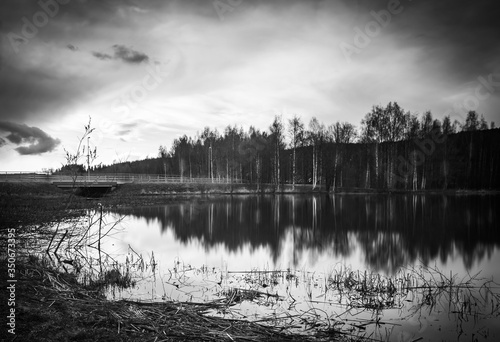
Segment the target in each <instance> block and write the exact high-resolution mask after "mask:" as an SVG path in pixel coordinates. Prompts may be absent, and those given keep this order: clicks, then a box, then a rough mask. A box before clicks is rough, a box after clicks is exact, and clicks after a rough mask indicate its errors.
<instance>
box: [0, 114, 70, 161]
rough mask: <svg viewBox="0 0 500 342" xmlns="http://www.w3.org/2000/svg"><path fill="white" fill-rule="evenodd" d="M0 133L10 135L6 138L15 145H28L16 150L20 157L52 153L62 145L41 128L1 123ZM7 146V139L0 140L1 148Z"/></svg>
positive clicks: (6, 122)
mask: <svg viewBox="0 0 500 342" xmlns="http://www.w3.org/2000/svg"><path fill="white" fill-rule="evenodd" d="M0 131H3V132H6V133H8V135H7V136H6V137H5V138H6V139H7V140H8V141H10V142H11V143H13V144H15V145H21V144H27V146H19V147H17V148H15V150H16V151H17V152H18V153H19V154H20V155H30V154H42V153H45V152H51V151H52V150H54V149H55V148H56V147H57V145H59V144H60V143H61V141H60V140H59V139H54V138H52V137H51V136H49V135H48V134H47V133H45V132H44V131H42V130H41V129H40V128H38V127H29V126H27V125H25V124H17V123H14V122H8V121H0ZM5 144H6V141H5V139H3V138H0V146H4V145H5Z"/></svg>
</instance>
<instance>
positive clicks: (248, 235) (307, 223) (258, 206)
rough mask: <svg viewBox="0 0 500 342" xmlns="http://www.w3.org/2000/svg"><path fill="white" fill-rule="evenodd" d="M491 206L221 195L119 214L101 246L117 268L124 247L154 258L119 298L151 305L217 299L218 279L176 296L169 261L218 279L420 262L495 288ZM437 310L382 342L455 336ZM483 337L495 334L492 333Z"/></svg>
mask: <svg viewBox="0 0 500 342" xmlns="http://www.w3.org/2000/svg"><path fill="white" fill-rule="evenodd" d="M498 204H499V198H498V197H495V196H441V195H435V196H432V195H427V196H411V195H404V196H403V195H399V196H394V195H393V196H385V195H384V196H380V195H377V196H363V195H360V196H293V195H287V196H277V197H273V196H233V197H229V196H228V197H223V196H220V197H212V198H210V199H207V198H206V199H198V200H197V201H196V203H189V202H183V203H178V204H169V205H166V206H159V207H147V208H133V209H120V210H119V213H120V214H121V215H124V216H125V219H124V221H123V222H122V223H121V227H123V228H124V229H123V231H122V232H121V233H119V234H116V235H115V236H113V238H112V239H109V240H107V242H106V245H105V247H103V248H105V249H107V250H108V251H109V253H110V254H111V255H113V256H114V257H116V258H117V259H118V260H120V259H123V257H124V255H125V254H127V253H130V250H129V246H130V247H132V248H133V249H134V251H135V252H137V253H139V254H141V255H142V256H143V257H144V258H145V259H148V258H149V257H150V256H151V255H152V253H154V257H155V260H156V262H157V263H158V270H159V273H158V274H159V275H160V276H161V277H160V278H161V279H155V281H154V282H148V283H144V284H139V285H138V288H137V289H136V290H135V291H136V292H135V293H131V292H128V293H127V294H125V293H124V294H123V295H124V296H125V297H129V296H132V297H142V298H144V299H146V298H148V299H156V300H160V299H161V297H162V296H163V295H165V294H166V295H167V298H168V299H176V300H189V299H193V297H192V296H193V295H194V298H195V299H199V300H204V299H205V300H206V299H208V298H212V297H213V296H214V294H216V292H217V291H220V289H218V287H217V286H216V285H215V284H216V282H217V280H218V279H219V278H220V273H219V274H212V275H211V276H212V278H210V276H209V275H205V276H201V278H203V281H208V283H209V284H213V286H212V288H211V290H210V291H209V293H202V292H197V285H199V284H200V281H201V280H200V281H198V280H196V279H197V276H196V275H194V274H193V272H192V271H191V273H190V272H188V273H187V274H186V275H187V276H189V277H191V278H190V279H191V280H189V281H187V282H186V283H185V284H184V285H185V286H184V292H176V291H177V288H175V286H170V285H171V283H172V282H174V283H175V281H173V280H172V279H171V278H172V277H171V274H170V275H168V274H167V271H166V270H167V269H170V270H171V269H172V268H174V267H175V266H176V262H177V261H179V262H180V263H181V265H183V267H187V266H189V265H190V266H193V267H195V268H199V267H201V266H203V265H205V266H207V267H208V269H212V268H216V269H219V270H222V272H224V271H225V270H229V271H251V270H254V269H258V270H286V269H288V268H290V269H295V270H300V271H303V272H318V273H322V274H329V272H331V270H332V269H333V268H334V267H336V266H338V265H339V264H342V265H347V266H350V267H351V268H352V269H353V270H361V271H364V270H365V269H368V270H372V271H375V272H378V273H381V274H385V275H392V274H394V273H395V272H397V270H398V269H400V268H401V267H405V266H416V265H419V264H426V265H429V266H431V267H434V266H436V267H437V268H438V269H439V270H441V271H442V272H443V273H444V274H445V275H449V274H450V272H452V274H453V275H457V278H458V279H459V280H460V279H462V277H464V276H466V275H467V273H469V274H471V275H474V274H476V273H478V272H481V273H480V277H481V278H489V279H491V278H494V279H495V280H497V281H500V270H499V267H498V264H499V261H500V252H499V246H500V236H499V235H500V233H499V232H498V229H497V226H498V213H497V211H495V210H494V208H498V207H499V206H498ZM108 220H111V219H108ZM226 276H227V274H226ZM166 277H170V279H166ZM218 277H219V278H218ZM174 278H175V277H174ZM209 278H210V279H209ZM235 281H237V280H235ZM176 284H178V283H176ZM226 285H227V286H230V284H226ZM281 290H283V289H281ZM277 291H278V289H277ZM186 293H189V295H191V297H190V296H189V295H187V294H186ZM323 309H324V310H326V311H328V310H330V311H331V308H323ZM439 312H440V313H430V314H429V313H423V314H421V315H418V316H415V317H410V318H408V320H406V321H405V322H404V325H402V326H393V329H394V334H395V335H394V336H393V337H391V339H392V338H394V337H395V336H396V335H397V336H399V337H398V339H399V338H401V337H404V338H406V337H405V336H423V337H425V338H432V336H433V335H432V334H434V332H435V331H436V329H438V330H440V331H442V332H443V334H445V335H443V336H448V335H446V333H445V332H446V331H447V330H450V331H451V332H452V333H455V332H456V324H455V322H454V321H453V320H452V318H450V317H449V316H447V317H444V316H443V313H444V310H441V311H439ZM365 314H366V313H365ZM433 315H434V316H436V317H433ZM383 320H386V321H391V320H396V321H398V322H399V320H400V318H399V313H398V312H397V310H392V311H391V310H386V311H384V312H383ZM422 322H424V323H422ZM400 323H401V322H399V323H398V324H400ZM483 323H484V322H483ZM422 324H423V325H422ZM464 324H465V323H464ZM467 324H468V325H470V322H469V323H467ZM431 327H432V328H431ZM464 327H466V329H469V328H470V329H473V327H469V328H467V327H468V326H467V325H464ZM488 329H490V330H488V331H489V332H490V333H495V334H498V329H497V328H496V327H495V328H493V327H490V328H488ZM425 331H427V332H425ZM431 332H432V333H431ZM408 334H409V335H408ZM449 336H455V335H453V334H452V335H449ZM464 336H468V337H469V338H470V335H467V334H466V335H464ZM496 336H497V337H498V335H496ZM453 338H454V337H453Z"/></svg>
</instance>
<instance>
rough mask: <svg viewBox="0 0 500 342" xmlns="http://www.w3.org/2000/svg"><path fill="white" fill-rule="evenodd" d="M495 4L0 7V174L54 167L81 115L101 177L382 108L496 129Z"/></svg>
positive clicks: (76, 132) (499, 49)
mask: <svg viewBox="0 0 500 342" xmlns="http://www.w3.org/2000/svg"><path fill="white" fill-rule="evenodd" d="M214 3H215V4H216V5H214ZM495 4H496V3H495V2H494V1H480V2H475V3H472V2H466V1H462V0H460V1H451V0H448V1H439V2H435V1H431V0H419V1H411V0H401V1H396V0H390V1H380V0H376V1H368V0H366V1H363V0H358V1H354V0H353V1H351V0H343V1H340V0H339V1H320V0H310V1H298V0H289V1H285V0H277V1H263V0H231V1H230V0H219V1H215V2H213V1H202V0H197V1H195V0H188V1H160V0H152V1H139V0H129V1H114V0H106V1H93V0H72V1H69V0H64V1H63V0H59V1H58V2H56V0H42V1H40V2H38V1H14V0H7V1H2V2H1V3H0V32H1V37H2V41H1V49H0V57H1V60H0V171H7V170H11V171H12V170H19V171H21V170H41V169H42V168H51V167H52V168H57V167H60V166H61V164H62V163H63V162H64V150H63V148H66V149H67V150H70V151H72V150H74V149H75V148H76V146H77V143H78V139H77V136H81V135H82V134H83V127H84V125H85V124H86V123H87V122H88V117H89V116H91V117H92V122H93V126H94V127H96V131H95V133H94V134H93V135H92V137H91V140H90V141H91V144H92V145H93V146H97V147H98V155H99V158H98V160H97V163H99V162H102V163H104V164H110V163H112V162H113V161H125V160H129V161H132V160H136V159H143V158H145V157H147V156H149V157H155V156H156V155H157V152H158V147H159V146H160V145H166V146H168V147H170V146H171V144H172V141H173V140H174V139H175V138H177V137H179V136H181V135H183V134H187V135H189V136H194V135H195V134H196V132H197V131H199V132H201V131H202V130H203V128H204V127H205V126H210V127H211V128H217V129H218V130H219V131H223V129H224V127H225V126H227V125H237V126H242V127H243V128H244V130H247V129H248V128H249V126H250V125H253V126H255V127H257V128H259V129H261V130H266V129H267V128H268V127H269V125H270V124H271V122H272V120H273V117H274V115H276V114H282V115H283V118H284V119H285V120H286V119H288V118H291V117H292V116H293V115H294V114H297V115H299V116H301V117H302V119H303V121H304V122H305V123H306V124H307V123H308V122H309V120H310V119H311V118H312V117H313V116H316V117H317V118H318V119H319V120H320V121H321V122H323V123H325V124H326V125H328V124H332V123H334V122H336V121H348V122H351V123H352V124H354V125H356V126H359V124H360V121H361V119H362V118H363V117H364V115H365V114H366V113H367V112H369V111H370V109H371V107H372V106H373V105H378V104H382V105H385V104H387V103H388V102H389V101H397V102H398V103H399V104H400V105H401V106H402V107H403V108H404V109H405V110H409V111H411V112H413V113H423V112H424V111H426V110H431V111H432V113H433V115H434V117H436V118H440V119H441V118H442V117H443V116H444V115H446V114H449V115H451V116H452V120H453V119H457V120H459V121H463V119H464V118H465V113H466V110H467V109H475V110H477V111H478V113H480V114H483V115H484V117H485V118H486V120H487V121H488V122H491V121H497V124H498V119H499V110H498V108H499V105H500V96H499V94H500V91H499V86H500V71H499V70H500V68H499V64H500V59H499V58H498V57H499V56H500V34H499V33H500V30H499V26H500V24H499V21H498V17H496V13H498V12H497V11H496V8H495Z"/></svg>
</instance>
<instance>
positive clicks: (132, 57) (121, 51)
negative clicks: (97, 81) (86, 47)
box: [92, 44, 149, 64]
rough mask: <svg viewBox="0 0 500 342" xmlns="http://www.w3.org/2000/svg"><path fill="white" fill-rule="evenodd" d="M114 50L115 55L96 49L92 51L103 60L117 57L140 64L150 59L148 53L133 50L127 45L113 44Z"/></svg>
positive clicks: (117, 58)
mask: <svg viewBox="0 0 500 342" xmlns="http://www.w3.org/2000/svg"><path fill="white" fill-rule="evenodd" d="M113 50H114V55H113V56H111V55H109V54H107V53H103V52H96V51H94V52H92V55H93V56H94V57H96V58H98V59H100V60H103V61H104V60H108V59H115V60H121V61H123V62H125V63H130V64H139V63H142V62H147V61H148V60H149V56H148V55H146V54H145V53H143V52H140V51H136V50H133V49H131V48H129V47H126V46H125V45H118V44H115V45H113Z"/></svg>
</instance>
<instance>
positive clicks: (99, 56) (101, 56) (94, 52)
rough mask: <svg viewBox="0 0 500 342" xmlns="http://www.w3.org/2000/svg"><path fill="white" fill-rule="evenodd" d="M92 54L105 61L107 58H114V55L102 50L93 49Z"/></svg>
mask: <svg viewBox="0 0 500 342" xmlns="http://www.w3.org/2000/svg"><path fill="white" fill-rule="evenodd" d="M92 55H93V56H94V57H95V58H98V59H100V60H102V61H105V60H107V59H113V57H112V56H110V55H108V54H107V53H102V52H96V51H93V52H92Z"/></svg>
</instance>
